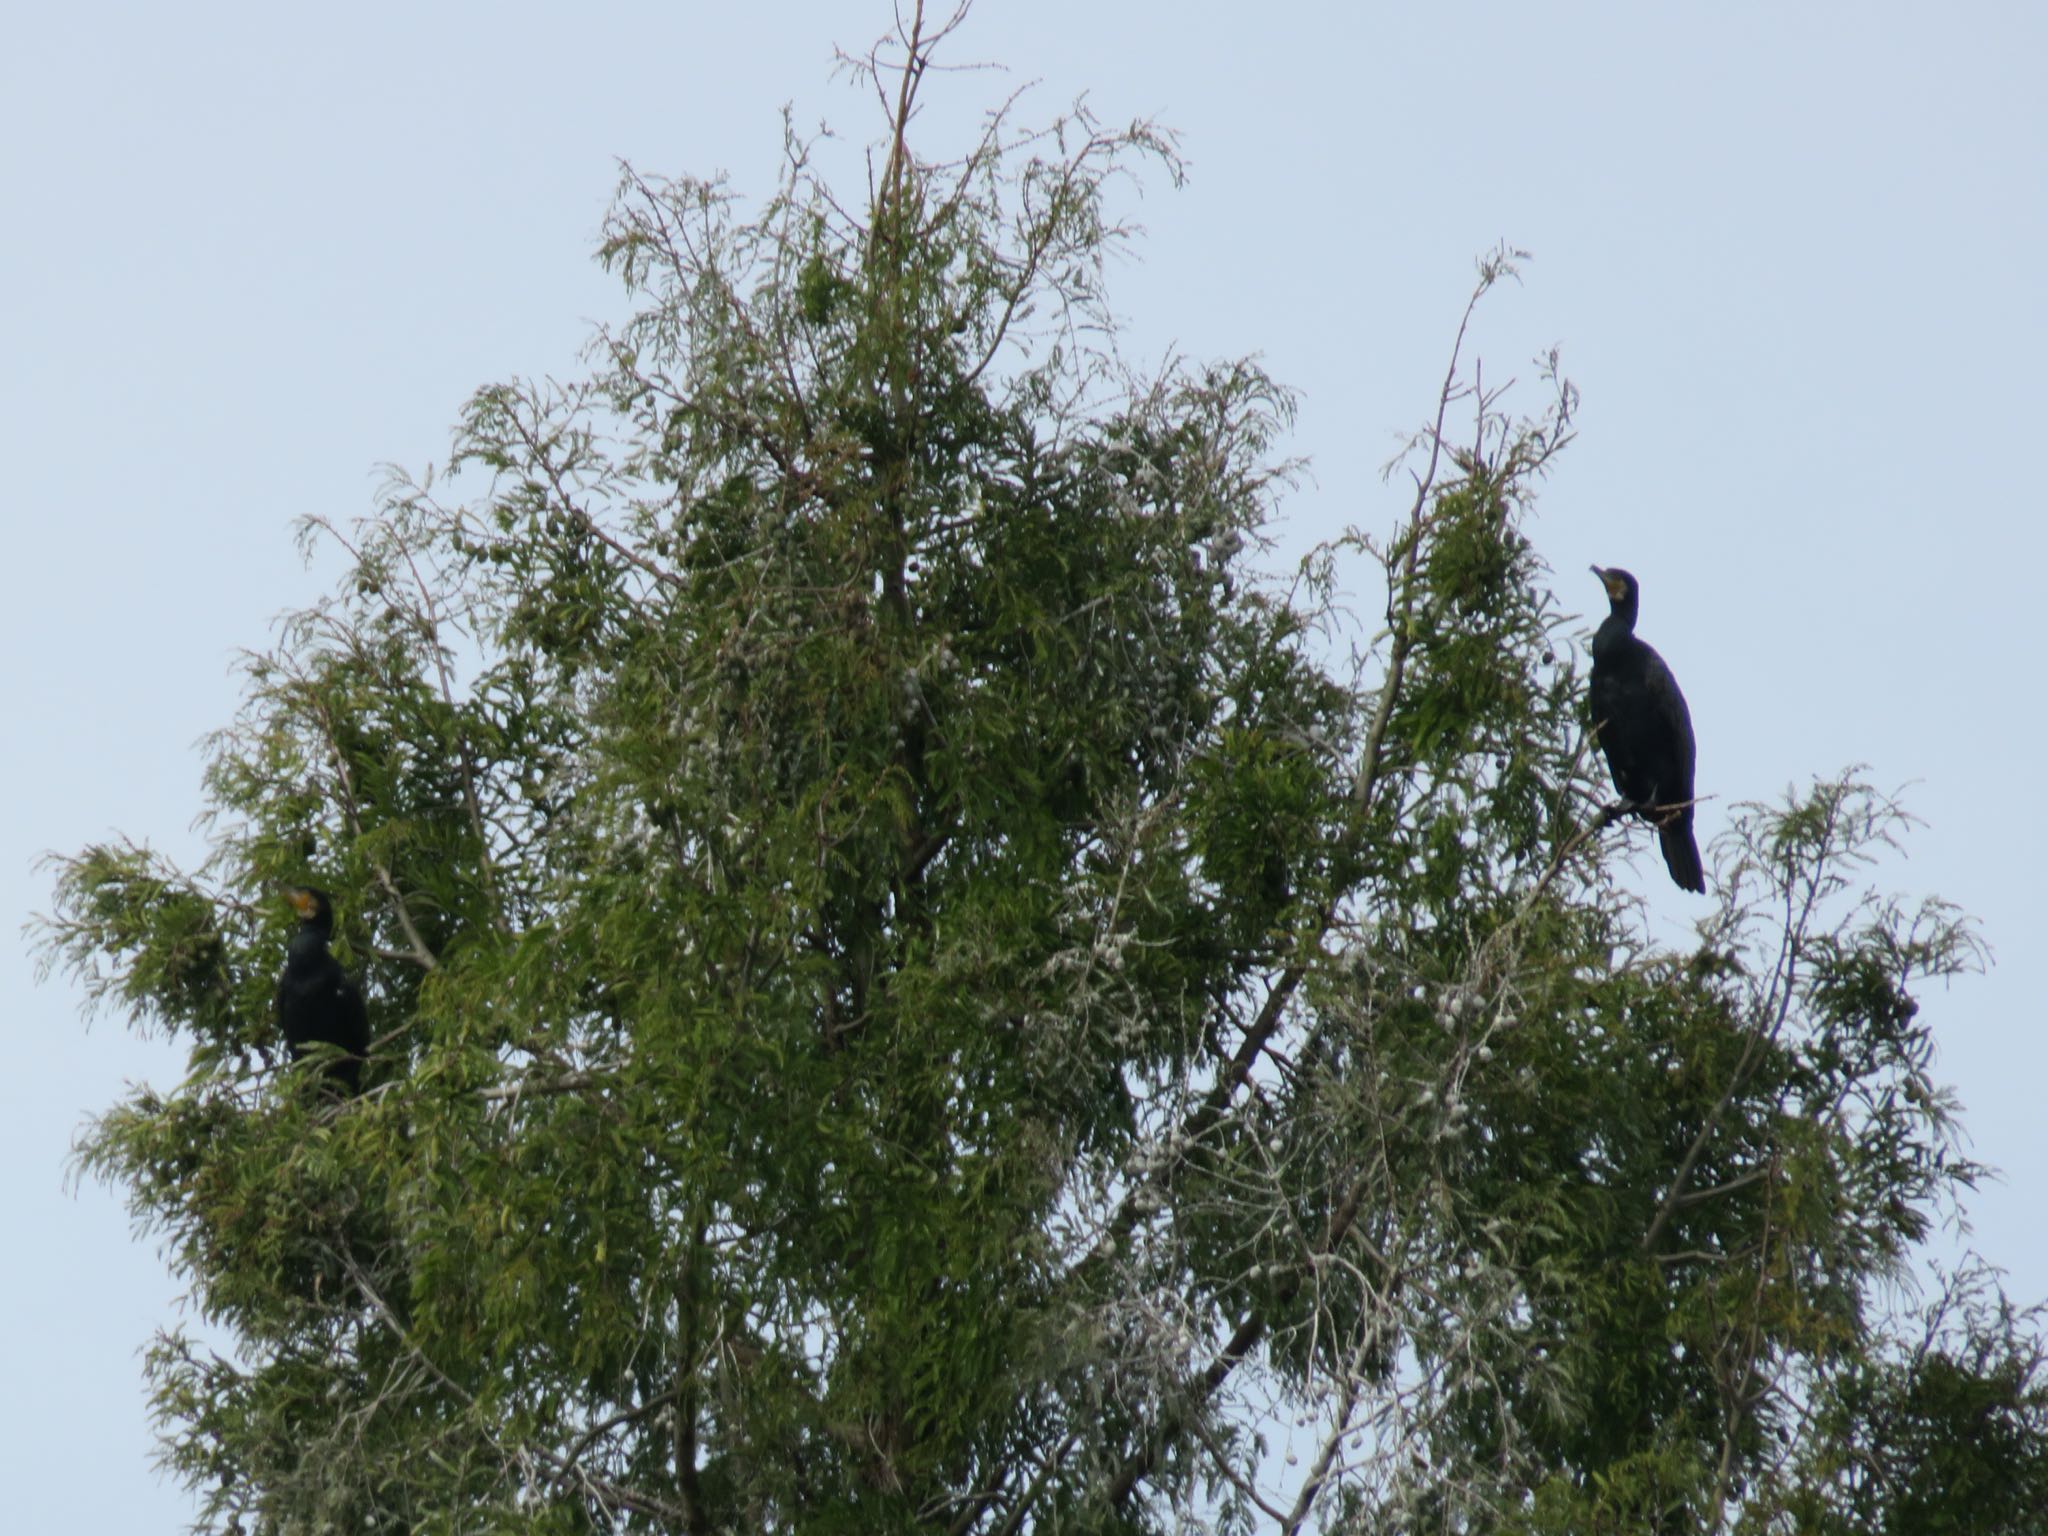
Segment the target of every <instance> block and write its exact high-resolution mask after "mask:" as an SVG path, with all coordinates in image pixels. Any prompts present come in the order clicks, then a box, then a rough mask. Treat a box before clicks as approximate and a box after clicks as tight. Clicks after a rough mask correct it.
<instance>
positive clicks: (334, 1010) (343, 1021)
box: [277, 885, 370, 1094]
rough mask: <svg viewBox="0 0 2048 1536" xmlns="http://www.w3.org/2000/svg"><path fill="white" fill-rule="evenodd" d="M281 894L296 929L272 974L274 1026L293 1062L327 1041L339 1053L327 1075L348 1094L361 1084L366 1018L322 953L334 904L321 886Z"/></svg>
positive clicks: (336, 965)
mask: <svg viewBox="0 0 2048 1536" xmlns="http://www.w3.org/2000/svg"><path fill="white" fill-rule="evenodd" d="M285 899H286V900H287V901H289V902H290V903H291V904H292V910H293V911H295V912H297V913H298V914H299V931H298V932H297V933H295V934H293V935H292V942H291V948H290V949H288V950H286V951H285V957H284V972H283V974H281V975H280V976H279V977H278V978H277V1026H278V1028H279V1029H280V1030H282V1031H283V1032H284V1038H285V1044H286V1045H288V1046H290V1047H291V1053H292V1060H293V1061H297V1060H298V1059H299V1058H300V1057H301V1056H304V1055H305V1054H306V1049H307V1047H309V1046H313V1045H331V1046H334V1047H336V1048H337V1049H338V1050H340V1051H341V1052H342V1053H343V1054H341V1055H339V1056H337V1057H335V1058H334V1059H333V1060H332V1061H330V1062H329V1063H328V1065H327V1075H328V1077H329V1078H330V1079H331V1080H332V1081H334V1082H338V1083H340V1084H342V1085H343V1086H344V1087H346V1088H347V1089H348V1091H349V1092H350V1093H351V1094H353V1093H355V1092H356V1091H357V1090H358V1089H359V1088H360V1087H361V1086H362V1077H363V1058H364V1057H365V1056H366V1055H368V1054H369V1050H370V1020H369V1015H368V1013H367V1012H365V1010H364V1008H363V993H362V989H361V988H360V987H358V986H357V985H356V984H355V982H354V981H352V980H351V979H350V978H349V976H348V974H347V973H346V972H344V971H343V970H342V968H341V962H340V961H338V960H336V959H335V958H334V956H333V955H331V954H330V953H328V950H327V943H328V940H330V939H331V938H333V937H334V903H333V902H332V901H330V900H329V899H328V897H327V893H326V892H325V891H316V890H313V889H312V888H311V887H310V886H303V885H295V886H291V887H289V888H288V889H287V890H286V891H285Z"/></svg>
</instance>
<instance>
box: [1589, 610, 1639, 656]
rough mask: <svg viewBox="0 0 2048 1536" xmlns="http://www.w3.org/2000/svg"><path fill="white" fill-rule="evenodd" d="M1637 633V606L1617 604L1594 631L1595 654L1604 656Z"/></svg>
mask: <svg viewBox="0 0 2048 1536" xmlns="http://www.w3.org/2000/svg"><path fill="white" fill-rule="evenodd" d="M1635 632H1636V605H1635V604H1634V603H1617V604H1615V605H1614V606H1613V607H1612V608H1610V609H1608V611H1607V617H1606V618H1604V619H1602V620H1601V621H1600V627H1599V628H1598V629H1596V630H1594V631H1593V654H1594V655H1595V656H1604V655H1606V654H1607V653H1608V652H1610V651H1612V650H1613V649H1614V648H1615V647H1616V646H1618V645H1620V644H1621V643H1622V641H1624V640H1626V639H1627V638H1628V637H1629V636H1631V635H1633V634H1634V633H1635Z"/></svg>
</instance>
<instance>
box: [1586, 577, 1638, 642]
mask: <svg viewBox="0 0 2048 1536" xmlns="http://www.w3.org/2000/svg"><path fill="white" fill-rule="evenodd" d="M1589 569H1591V571H1592V572H1593V574H1594V575H1595V576H1598V577H1599V578H1600V585H1601V586H1603V587H1605V588H1606V589H1607V611H1608V612H1609V613H1617V614H1620V615H1621V617H1622V619H1623V620H1624V621H1625V622H1626V623H1627V624H1628V627H1629V628H1630V629H1634V628H1635V624H1636V595H1637V594H1636V579H1635V577H1633V576H1631V575H1629V573H1628V572H1627V571H1624V570H1621V569H1619V568H1618V567H1616V566H1612V565H1609V566H1598V565H1596V566H1592V567H1589Z"/></svg>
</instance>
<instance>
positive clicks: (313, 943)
mask: <svg viewBox="0 0 2048 1536" xmlns="http://www.w3.org/2000/svg"><path fill="white" fill-rule="evenodd" d="M332 931H333V925H332V924H328V925H326V926H323V927H319V928H316V927H314V926H313V925H312V924H311V923H301V924H300V925H299V931H298V932H297V933H295V934H293V935H292V942H291V945H290V947H289V948H287V949H286V950H285V952H284V963H285V964H286V965H287V966H289V967H290V968H291V969H293V970H301V969H303V968H305V967H306V966H309V965H314V964H317V963H318V962H319V961H320V960H322V959H323V958H325V956H326V954H327V936H328V934H329V933H331V932H332Z"/></svg>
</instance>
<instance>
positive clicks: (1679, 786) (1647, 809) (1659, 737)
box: [1588, 565, 1707, 894]
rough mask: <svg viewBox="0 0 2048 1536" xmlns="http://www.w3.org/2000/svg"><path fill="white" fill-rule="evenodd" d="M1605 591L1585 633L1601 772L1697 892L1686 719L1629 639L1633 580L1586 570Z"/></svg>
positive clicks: (1647, 654)
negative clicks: (1589, 635) (1589, 639)
mask: <svg viewBox="0 0 2048 1536" xmlns="http://www.w3.org/2000/svg"><path fill="white" fill-rule="evenodd" d="M1593 574H1594V575H1595V576H1598V577H1599V578H1600V581H1601V584H1602V585H1604V586H1605V587H1606V588H1607V617H1606V619H1605V620H1603V621H1602V623H1601V625H1600V628H1599V629H1598V630H1596V631H1595V632H1594V634H1593V677H1592V685H1591V688H1590V690H1589V698H1588V703H1589V705H1590V708H1591V713H1592V717H1593V728H1594V730H1595V732H1596V733H1597V738H1598V740H1599V742H1600V750H1601V751H1603V752H1605V753H1606V754H1607V769H1608V772H1609V773H1611V774H1612V775H1613V776H1614V787H1615V789H1616V790H1617V791H1618V792H1619V793H1620V795H1621V797H1622V799H1624V800H1626V801H1627V802H1628V809H1629V810H1631V811H1633V812H1634V813H1635V814H1636V815H1637V816H1640V817H1641V818H1642V819H1643V820H1644V821H1647V822H1649V823H1650V824H1651V825H1653V826H1654V827H1656V829H1657V842H1658V844H1659V846H1661V847H1662V848H1663V850H1664V867H1665V868H1666V869H1668V870H1670V871H1671V878H1672V879H1673V880H1674V881H1676V882H1677V884H1678V888H1679V889H1680V890H1682V891H1699V892H1701V893H1703V894H1704V893H1705V891H1706V889H1707V879H1706V875H1705V873H1704V872H1703V871H1702V870H1701V868H1700V850H1699V844H1697V843H1695V842H1694V841H1693V837H1692V767H1693V750H1694V749H1693V739H1692V715H1691V713H1690V712H1689V711H1688V710H1687V709H1686V707H1685V695H1684V694H1682V693H1680V692H1679V691H1678V679H1677V678H1675V677H1673V676H1672V675H1671V669H1670V668H1669V667H1667V666H1665V665H1664V658H1663V657H1662V656H1659V655H1658V654H1657V653H1656V651H1654V650H1652V649H1651V648H1650V647H1649V646H1648V645H1646V644H1645V643H1644V642H1643V641H1641V640H1638V639H1637V638H1636V604H1637V598H1638V590H1637V587H1636V579H1635V577H1633V576H1631V575H1629V573H1628V572H1627V571H1619V570H1615V569H1613V568H1612V567H1608V568H1606V569H1602V568H1601V567H1600V566H1597V565H1596V566H1594V567H1593Z"/></svg>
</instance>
